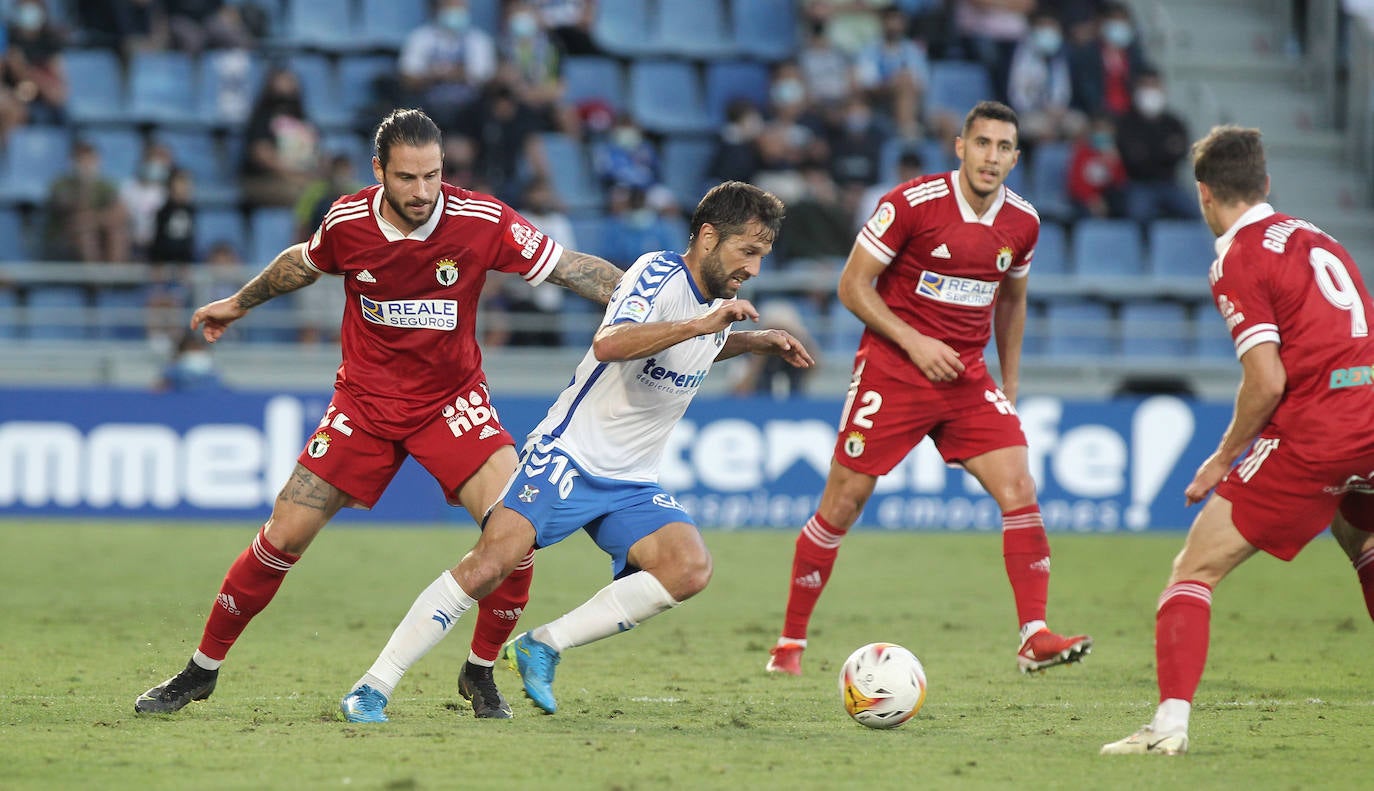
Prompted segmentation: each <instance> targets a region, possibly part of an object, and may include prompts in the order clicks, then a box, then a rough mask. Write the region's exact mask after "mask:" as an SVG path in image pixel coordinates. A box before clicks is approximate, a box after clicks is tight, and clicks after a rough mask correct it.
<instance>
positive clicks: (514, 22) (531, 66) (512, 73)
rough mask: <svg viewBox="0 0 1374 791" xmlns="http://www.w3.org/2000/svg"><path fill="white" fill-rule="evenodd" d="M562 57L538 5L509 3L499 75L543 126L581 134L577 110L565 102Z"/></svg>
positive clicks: (545, 128)
mask: <svg viewBox="0 0 1374 791" xmlns="http://www.w3.org/2000/svg"><path fill="white" fill-rule="evenodd" d="M561 65H562V58H561V57H560V55H559V51H558V47H557V45H556V44H554V43H553V38H552V37H551V36H550V35H549V33H548V31H547V30H545V29H544V28H543V26H542V25H541V23H540V21H539V15H538V14H536V13H535V11H534V8H533V7H532V6H531V5H530V4H529V3H527V2H523V0H515V1H514V2H511V3H509V4H507V6H506V29H505V35H504V36H503V37H502V39H501V66H500V68H499V69H498V74H499V77H498V78H499V79H501V80H503V81H504V82H506V83H507V84H508V85H510V86H511V87H512V88H514V89H515V95H516V96H517V97H518V99H519V101H520V103H521V104H522V105H524V106H525V107H528V108H529V109H530V111H531V112H533V113H534V115H535V117H536V118H538V119H539V126H540V129H542V130H546V131H547V130H558V131H560V132H563V133H564V134H566V135H570V136H572V137H578V136H579V131H578V120H577V110H576V108H574V107H572V106H571V105H568V104H564V103H563V79H562V77H561V76H560V68H561Z"/></svg>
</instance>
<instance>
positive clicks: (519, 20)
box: [510, 13, 539, 38]
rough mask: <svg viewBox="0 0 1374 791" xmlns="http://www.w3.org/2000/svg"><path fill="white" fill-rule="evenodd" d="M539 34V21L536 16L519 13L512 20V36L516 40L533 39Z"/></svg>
mask: <svg viewBox="0 0 1374 791" xmlns="http://www.w3.org/2000/svg"><path fill="white" fill-rule="evenodd" d="M538 32H539V20H538V19H535V18H534V14H526V13H519V14H516V15H515V16H513V17H511V18H510V34H511V35H512V36H515V37H516V38H531V37H532V36H534V34H535V33H538Z"/></svg>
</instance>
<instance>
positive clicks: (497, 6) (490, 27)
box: [468, 0, 502, 37]
mask: <svg viewBox="0 0 1374 791" xmlns="http://www.w3.org/2000/svg"><path fill="white" fill-rule="evenodd" d="M468 14H469V15H470V16H471V17H472V26H473V27H477V28H481V29H482V30H485V31H487V32H488V33H490V34H492V35H493V36H498V37H499V36H500V34H501V32H502V30H501V0H468Z"/></svg>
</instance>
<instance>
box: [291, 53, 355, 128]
mask: <svg viewBox="0 0 1374 791" xmlns="http://www.w3.org/2000/svg"><path fill="white" fill-rule="evenodd" d="M286 65H287V68H289V69H291V71H292V72H294V73H295V74H296V78H297V79H299V80H300V83H301V98H302V99H304V101H305V114H306V116H307V117H308V118H309V119H310V120H311V121H313V122H315V123H316V124H318V125H319V126H321V127H326V128H338V127H346V126H348V124H349V122H350V121H351V120H352V119H351V118H349V117H348V115H347V113H346V112H345V111H344V110H343V109H342V105H343V101H342V99H341V98H340V96H339V83H338V81H337V80H336V79H335V75H334V65H333V64H332V63H331V62H330V60H329V58H327V57H325V56H324V55H320V54H318V53H297V54H295V55H292V56H291V57H290V58H288V59H287V61H286Z"/></svg>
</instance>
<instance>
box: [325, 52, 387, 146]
mask: <svg viewBox="0 0 1374 791" xmlns="http://www.w3.org/2000/svg"><path fill="white" fill-rule="evenodd" d="M395 70H396V59H395V58H393V57H391V56H390V55H350V56H345V57H343V58H340V59H339V67H338V75H337V79H336V81H335V82H336V85H337V86H338V90H337V91H336V101H337V102H338V112H337V113H336V114H335V115H336V118H335V119H334V121H335V124H334V125H336V126H345V127H349V128H354V129H369V128H372V127H375V126H376V124H377V123H378V122H379V121H381V120H382V119H381V118H365V117H363V113H364V112H365V111H366V110H367V109H368V107H369V105H371V104H372V102H373V100H374V98H375V90H374V89H375V86H376V83H377V79H378V78H379V77H384V76H386V75H388V74H390V73H392V72H394V71H395Z"/></svg>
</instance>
